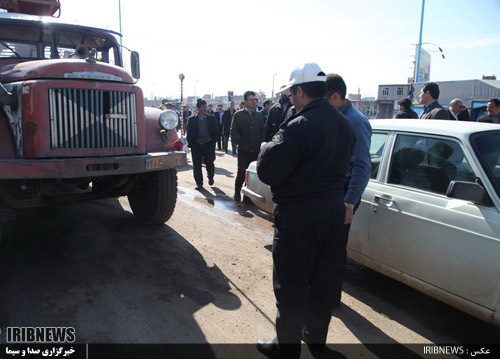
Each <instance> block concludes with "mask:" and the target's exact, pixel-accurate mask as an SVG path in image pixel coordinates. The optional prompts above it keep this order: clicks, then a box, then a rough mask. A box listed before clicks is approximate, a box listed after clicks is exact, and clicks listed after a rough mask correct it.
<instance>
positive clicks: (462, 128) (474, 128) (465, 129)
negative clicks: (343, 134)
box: [370, 119, 500, 138]
mask: <svg viewBox="0 0 500 359" xmlns="http://www.w3.org/2000/svg"><path fill="white" fill-rule="evenodd" d="M370 124H371V126H372V129H374V130H388V131H405V132H418V133H426V134H432V135H442V136H453V137H458V138H469V137H470V135H471V134H473V133H477V132H484V131H495V130H496V131H500V125H498V124H494V123H484V122H472V121H449V120H420V119H388V120H379V119H376V120H370Z"/></svg>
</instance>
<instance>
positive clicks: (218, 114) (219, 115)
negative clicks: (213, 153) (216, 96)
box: [215, 104, 227, 153]
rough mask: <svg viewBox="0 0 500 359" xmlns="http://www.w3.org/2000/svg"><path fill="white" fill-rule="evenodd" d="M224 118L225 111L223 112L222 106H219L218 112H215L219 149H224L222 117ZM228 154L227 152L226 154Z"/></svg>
mask: <svg viewBox="0 0 500 359" xmlns="http://www.w3.org/2000/svg"><path fill="white" fill-rule="evenodd" d="M223 116H224V111H223V110H222V105H221V104H218V105H217V111H216V112H215V120H216V123H217V149H218V150H221V149H222V142H223V141H222V117H223ZM226 153H227V152H226Z"/></svg>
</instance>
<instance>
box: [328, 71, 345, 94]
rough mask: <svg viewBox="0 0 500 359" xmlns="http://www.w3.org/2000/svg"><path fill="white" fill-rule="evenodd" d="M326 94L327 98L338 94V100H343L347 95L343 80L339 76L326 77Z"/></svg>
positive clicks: (329, 75)
mask: <svg viewBox="0 0 500 359" xmlns="http://www.w3.org/2000/svg"><path fill="white" fill-rule="evenodd" d="M326 92H327V94H328V97H330V96H331V95H333V94H334V93H338V94H339V96H340V99H342V100H345V95H346V94H347V86H346V85H345V82H344V79H343V78H342V76H340V75H339V74H328V75H326Z"/></svg>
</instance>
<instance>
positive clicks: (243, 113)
mask: <svg viewBox="0 0 500 359" xmlns="http://www.w3.org/2000/svg"><path fill="white" fill-rule="evenodd" d="M243 98H244V100H245V108H244V109H243V110H240V111H237V112H236V113H235V114H234V116H233V123H232V124H231V142H232V143H234V144H237V145H238V174H237V176H236V180H235V181H234V200H235V201H236V202H239V201H241V187H242V186H243V182H245V171H246V169H247V168H248V165H249V164H250V162H252V161H255V160H257V155H258V154H259V150H260V145H261V143H262V142H264V132H265V128H264V121H263V120H262V114H261V113H260V112H258V111H257V98H256V97H255V92H253V91H247V92H245V93H244V94H243Z"/></svg>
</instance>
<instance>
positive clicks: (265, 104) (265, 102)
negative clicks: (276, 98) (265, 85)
mask: <svg viewBox="0 0 500 359" xmlns="http://www.w3.org/2000/svg"><path fill="white" fill-rule="evenodd" d="M271 102H273V101H271V100H266V101H264V104H263V105H264V107H266V106H267V105H269V104H270V103H271Z"/></svg>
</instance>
